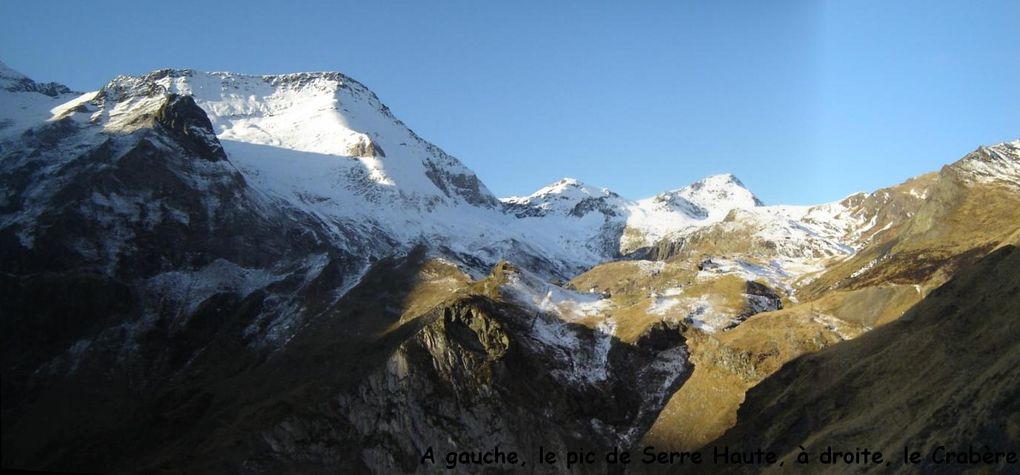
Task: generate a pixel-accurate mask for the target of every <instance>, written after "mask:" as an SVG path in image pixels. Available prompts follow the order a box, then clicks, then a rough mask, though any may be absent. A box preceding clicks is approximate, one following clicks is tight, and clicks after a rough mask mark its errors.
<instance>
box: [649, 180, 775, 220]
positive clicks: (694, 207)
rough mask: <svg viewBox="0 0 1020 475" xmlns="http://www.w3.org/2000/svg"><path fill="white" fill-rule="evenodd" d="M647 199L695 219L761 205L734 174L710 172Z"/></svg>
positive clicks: (723, 214) (720, 215)
mask: <svg viewBox="0 0 1020 475" xmlns="http://www.w3.org/2000/svg"><path fill="white" fill-rule="evenodd" d="M651 202H652V203H655V204H656V205H657V206H660V207H663V208H665V209H668V210H669V211H677V212H683V213H686V214H687V215H689V216H691V217H693V218H697V219H710V220H712V221H717V220H721V219H722V218H724V217H725V216H726V214H727V213H729V212H730V210H733V209H751V208H754V207H757V206H763V203H762V202H761V200H759V199H758V197H756V196H754V194H753V193H751V191H750V190H748V189H747V188H746V187H745V186H744V184H743V183H741V182H740V180H738V179H737V177H735V176H733V175H732V174H729V173H726V174H722V175H712V176H709V177H707V178H703V179H701V180H698V181H696V182H694V183H691V184H690V185H687V186H685V187H683V188H680V189H678V190H673V191H668V192H665V193H660V194H658V195H656V196H655V197H653V198H651Z"/></svg>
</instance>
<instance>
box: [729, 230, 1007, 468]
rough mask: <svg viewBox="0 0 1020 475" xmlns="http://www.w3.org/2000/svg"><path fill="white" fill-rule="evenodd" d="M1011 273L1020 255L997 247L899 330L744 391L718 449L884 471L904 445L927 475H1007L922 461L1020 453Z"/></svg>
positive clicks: (893, 326)
mask: <svg viewBox="0 0 1020 475" xmlns="http://www.w3.org/2000/svg"><path fill="white" fill-rule="evenodd" d="M1018 266H1020V250H1018V249H1017V247H1016V246H1015V244H1008V245H1004V246H1002V247H1000V248H998V249H997V250H995V251H993V252H992V253H990V254H989V255H987V256H985V257H983V258H981V259H980V260H978V261H976V262H975V263H973V264H971V265H968V266H967V267H966V268H965V269H963V270H961V271H960V272H959V273H958V274H957V275H956V276H954V277H953V278H951V279H950V280H949V281H948V282H946V283H945V284H943V285H941V286H940V287H938V288H936V289H934V290H933V291H932V292H931V293H929V294H928V296H927V297H925V298H924V300H922V301H921V302H920V303H919V304H918V305H916V306H915V307H913V308H912V309H911V310H910V311H909V312H907V313H906V314H905V315H904V316H903V317H901V318H900V319H898V320H896V321H895V322H892V323H890V324H888V325H885V326H883V327H881V328H877V329H875V330H874V331H871V332H868V333H867V334H865V335H863V336H861V337H860V338H857V339H855V340H854V341H852V342H848V343H846V344H842V345H835V346H832V347H830V348H827V349H825V350H822V351H819V352H817V353H815V354H811V355H807V356H804V357H801V358H798V359H796V360H794V361H793V362H792V363H790V364H788V365H786V366H784V367H783V368H782V369H780V370H779V371H778V372H776V373H775V374H774V375H773V376H771V377H769V378H767V379H765V381H763V382H762V383H761V384H759V385H758V386H756V387H755V388H753V389H752V390H751V391H750V392H749V393H748V395H747V401H746V402H745V404H744V405H743V406H742V407H741V409H740V414H739V420H738V422H737V424H736V426H735V427H733V428H732V429H730V430H729V431H727V432H726V434H725V435H724V436H723V437H722V438H721V439H720V440H718V441H716V442H714V443H715V444H718V445H720V446H722V445H728V446H729V447H734V448H747V447H753V448H759V447H760V448H762V449H765V450H770V451H773V452H776V453H777V454H780V457H781V458H783V459H785V460H791V459H792V457H795V456H796V453H798V452H799V451H800V450H801V448H800V447H798V445H799V444H800V445H802V446H803V447H804V448H805V449H806V450H811V451H814V452H815V453H818V452H819V451H821V450H824V448H825V446H827V445H831V446H833V447H869V448H871V449H872V450H882V451H883V453H885V454H889V455H890V456H891V457H890V456H887V459H889V458H892V459H893V462H892V463H893V465H892V466H884V465H883V466H879V467H875V469H874V470H873V471H876V472H880V473H900V472H902V471H903V470H905V469H904V468H903V466H902V462H901V461H900V458H899V457H900V456H899V454H900V453H901V452H902V450H903V447H910V449H911V450H916V451H919V452H921V453H923V454H924V460H923V463H922V464H920V465H918V466H917V467H916V469H917V470H922V471H924V472H925V473H959V472H960V471H964V470H968V469H975V468H978V469H979V470H981V471H985V472H987V473H993V472H994V473H1009V472H1010V471H1011V469H1010V467H1009V466H1008V465H1002V464H998V465H996V464H993V465H991V466H987V465H978V467H975V466H974V465H968V464H959V463H955V464H948V465H936V464H934V463H933V462H932V460H931V458H930V457H929V455H930V454H931V453H932V451H933V450H935V448H936V447H937V446H940V445H941V446H945V447H947V448H948V449H949V450H951V451H960V450H963V451H966V450H968V447H971V448H972V449H973V450H979V451H986V450H993V451H1007V452H1008V451H1012V452H1014V453H1015V452H1016V451H1017V450H1020V434H1018V433H1017V431H1016V428H1017V414H1020V406H1018V399H1017V398H1016V395H1017V389H1018V388H1020V371H1018V368H1020V365H1018V364H1020V343H1018V342H1020V324H1018V323H1017V315H1020V313H1018V311H1020V273H1017V271H1016V269H1017V268H1018ZM846 388H853V389H852V390H849V391H848V390H847V389H846ZM719 469H730V471H740V470H733V467H715V470H719ZM830 470H832V468H831V467H823V466H817V465H816V466H813V467H811V466H808V467H804V468H803V469H801V472H804V473H827V472H828V471H830ZM1013 470H1015V469H1013ZM747 471H750V470H747ZM765 471H766V472H782V473H785V472H786V471H785V470H782V469H778V468H777V467H772V469H771V470H765Z"/></svg>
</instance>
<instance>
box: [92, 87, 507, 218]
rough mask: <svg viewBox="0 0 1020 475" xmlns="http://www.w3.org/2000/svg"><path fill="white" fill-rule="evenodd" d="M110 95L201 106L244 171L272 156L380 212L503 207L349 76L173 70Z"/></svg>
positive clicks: (107, 89) (460, 166) (107, 94)
mask: <svg viewBox="0 0 1020 475" xmlns="http://www.w3.org/2000/svg"><path fill="white" fill-rule="evenodd" d="M102 94H103V95H104V96H105V97H106V98H107V99H110V100H113V101H117V102H126V101H133V100H136V99H137V98H145V97H153V96H161V95H165V94H179V95H187V96H192V97H193V98H194V100H195V102H196V103H197V104H198V105H199V107H201V108H202V109H203V110H205V111H206V113H207V115H208V116H209V120H210V121H211V122H212V125H213V128H214V130H215V131H216V135H217V136H218V137H219V139H220V140H221V141H222V142H223V145H224V148H226V149H227V151H228V153H229V154H230V155H231V156H232V157H237V158H238V159H239V162H245V161H249V160H255V161H263V160H266V159H268V158H267V157H269V156H272V155H278V156H283V157H291V158H294V159H295V160H304V161H305V162H306V163H301V162H296V163H295V164H299V166H300V165H305V166H307V167H308V168H310V169H318V168H321V167H327V168H330V169H331V173H333V174H334V179H333V181H334V183H336V182H348V184H349V185H351V186H348V187H347V188H352V187H353V188H356V189H357V192H358V193H359V194H361V195H362V196H363V197H368V198H370V199H372V200H374V201H376V202H378V201H379V200H380V199H387V200H388V201H393V202H400V203H402V204H403V205H404V206H410V207H413V208H417V209H422V210H426V211H427V210H430V209H434V208H435V207H436V206H439V205H441V204H443V203H445V204H446V205H455V204H457V203H466V204H469V205H474V206H482V207H489V208H492V207H497V206H498V200H497V199H496V198H495V197H494V196H493V195H492V194H491V193H490V192H489V191H488V190H487V189H486V188H485V185H483V184H482V183H481V182H480V181H479V180H478V178H477V177H476V176H475V174H474V173H473V172H471V170H469V169H468V168H467V167H465V166H464V165H463V164H462V163H460V161H458V160H457V159H455V158H453V157H452V156H450V155H448V154H446V153H445V152H443V151H442V150H441V149H439V148H438V147H436V146H435V145H432V144H430V143H428V142H426V141H425V140H423V139H422V138H420V137H418V136H417V135H416V134H415V133H414V132H413V131H411V130H410V129H409V128H407V127H406V126H405V125H404V124H403V123H402V122H401V121H400V120H398V119H397V118H396V117H394V116H393V114H392V113H391V112H390V110H389V108H387V107H386V106H385V105H383V104H382V102H381V101H380V100H379V98H378V97H377V96H376V95H375V94H374V93H372V92H371V91H370V90H369V89H368V88H366V87H365V86H364V85H362V84H361V83H359V82H357V81H355V80H353V79H351V78H349V77H347V76H345V75H343V74H341V73H336V72H319V73H295V74H283V75H266V76H254V75H244V74H234V73H224V72H212V73H205V72H199V71H194V70H190V69H181V70H177V69H163V70H158V71H154V72H152V73H150V74H147V75H145V76H140V77H135V76H119V77H117V78H115V79H114V80H113V81H111V82H110V83H109V84H108V85H107V86H106V87H104V88H103V92H102ZM330 157H336V158H330ZM331 162H332V163H331ZM319 171H320V172H321V171H322V170H319ZM337 172H339V175H340V176H335V175H336V173H337ZM314 178H316V177H309V179H314ZM373 197H374V198H373ZM384 197H385V198H384ZM327 198H328V197H327Z"/></svg>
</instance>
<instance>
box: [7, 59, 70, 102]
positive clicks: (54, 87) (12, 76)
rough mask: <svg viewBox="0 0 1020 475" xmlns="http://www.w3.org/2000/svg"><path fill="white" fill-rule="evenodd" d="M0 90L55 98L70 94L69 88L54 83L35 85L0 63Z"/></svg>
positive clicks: (35, 83) (22, 75)
mask: <svg viewBox="0 0 1020 475" xmlns="http://www.w3.org/2000/svg"><path fill="white" fill-rule="evenodd" d="M0 89H3V90H5V91H8V92H37V93H39V94H42V95H45V96H49V97H57V96H59V95H61V94H69V93H71V92H72V91H71V88H69V87H67V86H65V85H63V84H58V83H55V82H48V83H37V82H35V81H33V80H31V79H29V78H28V77H27V76H25V75H24V74H21V73H19V72H18V71H15V70H14V69H11V68H10V67H9V66H7V65H6V64H4V63H3V62H0Z"/></svg>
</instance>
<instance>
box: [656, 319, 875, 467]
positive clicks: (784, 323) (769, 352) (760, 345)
mask: <svg viewBox="0 0 1020 475" xmlns="http://www.w3.org/2000/svg"><path fill="white" fill-rule="evenodd" d="M863 331H864V327H862V326H861V325H859V324H854V323H849V322H844V321H841V320H838V319H833V318H831V317H830V316H828V315H826V314H824V313H819V312H818V311H817V310H816V309H813V308H812V307H811V306H810V305H798V306H796V307H791V308H788V309H783V310H778V311H774V312H765V313H760V314H758V315H755V316H753V317H751V318H750V319H748V320H747V321H745V322H744V323H742V324H740V325H739V326H737V327H736V328H734V329H732V330H729V331H725V332H718V333H715V334H711V335H707V334H703V333H701V332H697V331H692V332H688V333H687V343H688V345H689V346H690V348H691V358H692V361H693V362H694V373H693V374H692V375H691V378H690V379H689V380H687V382H686V383H684V385H683V386H682V387H681V388H680V389H679V390H677V392H676V393H674V394H673V397H672V398H671V399H670V401H669V403H668V404H667V405H666V407H665V408H664V409H663V411H662V413H660V414H659V418H658V419H657V420H656V421H655V424H654V425H653V426H652V428H651V429H650V430H649V432H648V433H647V434H646V435H645V437H644V440H643V443H644V445H654V446H656V447H660V448H662V449H669V450H694V449H698V448H701V447H702V446H704V445H705V444H706V443H708V442H710V441H711V440H713V439H715V438H716V437H719V436H720V435H722V434H723V432H725V431H726V429H729V428H730V427H732V426H733V424H735V423H736V421H737V409H738V408H739V407H740V404H741V403H742V402H743V401H744V393H745V392H746V391H747V390H748V389H749V388H751V387H753V386H754V385H755V384H757V383H758V382H759V381H761V380H762V379H764V378H765V377H767V376H769V375H770V374H772V373H773V372H775V371H776V370H778V369H779V367H781V366H782V365H783V364H784V363H786V362H787V361H790V360H791V359H793V358H796V357H797V356H800V355H802V354H805V353H811V352H815V351H818V350H820V349H822V348H825V347H828V346H830V345H833V344H836V343H839V342H841V341H843V339H844V338H852V337H856V336H857V335H859V334H861V333H862V332H863Z"/></svg>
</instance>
